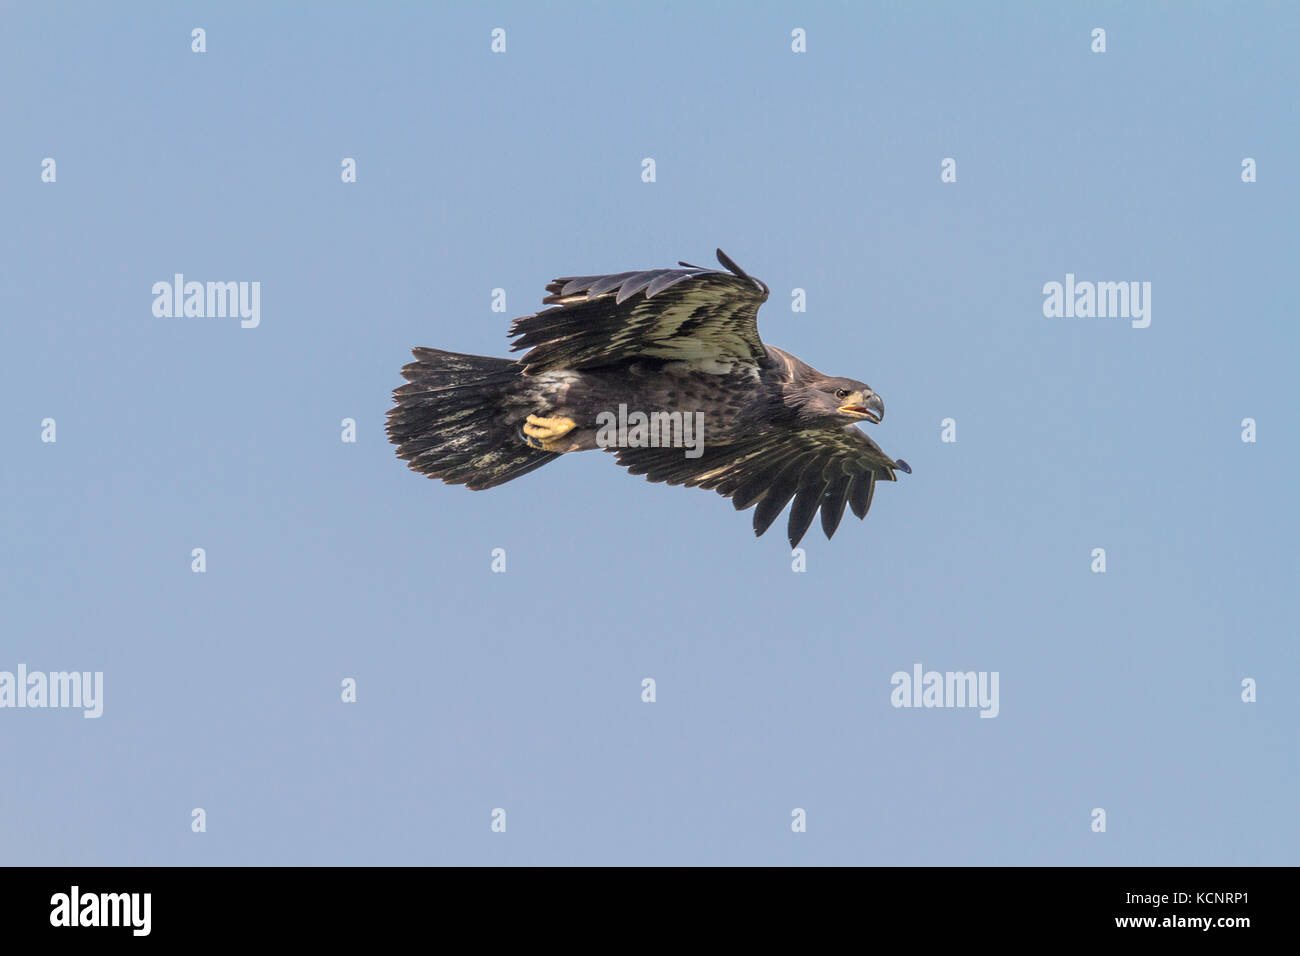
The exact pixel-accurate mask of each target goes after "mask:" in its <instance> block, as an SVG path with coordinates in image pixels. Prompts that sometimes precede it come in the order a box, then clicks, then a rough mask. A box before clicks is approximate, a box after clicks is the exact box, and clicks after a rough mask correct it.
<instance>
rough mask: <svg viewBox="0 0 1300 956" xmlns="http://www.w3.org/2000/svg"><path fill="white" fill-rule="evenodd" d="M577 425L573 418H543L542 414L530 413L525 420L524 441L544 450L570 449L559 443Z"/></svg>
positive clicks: (559, 450) (560, 450) (558, 450)
mask: <svg viewBox="0 0 1300 956" xmlns="http://www.w3.org/2000/svg"><path fill="white" fill-rule="evenodd" d="M577 427H578V423H577V422H575V421H574V420H573V419H572V418H565V417H563V416H558V417H556V418H543V417H542V416H540V415H529V416H528V417H527V418H526V419H525V420H524V427H523V432H524V441H526V442H528V444H530V445H532V446H533V447H534V448H540V449H542V450H543V451H554V452H562V451H568V449H566V448H561V447H559V445H558V444H557V443H558V442H559V441H560V439H561V438H563V437H564V436H565V435H567V434H569V432H571V431H573V430H574V429H575V428H577Z"/></svg>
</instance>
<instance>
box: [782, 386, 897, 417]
mask: <svg viewBox="0 0 1300 956" xmlns="http://www.w3.org/2000/svg"><path fill="white" fill-rule="evenodd" d="M794 397H795V399H796V404H797V406H798V408H799V415H800V417H801V418H805V419H817V418H821V419H826V418H830V419H833V420H835V421H837V422H840V423H848V422H860V421H864V420H865V421H869V422H871V423H872V424H877V423H879V422H880V420H881V419H882V418H884V417H885V403H884V402H882V401H881V400H880V396H879V395H877V394H876V393H875V392H873V391H872V390H871V386H869V385H867V384H866V383H864V382H858V381H855V380H854V379H851V378H824V377H818V378H816V379H814V380H812V381H807V382H803V383H802V384H801V387H800V388H799V389H798V391H797V393H796V395H795V396H794Z"/></svg>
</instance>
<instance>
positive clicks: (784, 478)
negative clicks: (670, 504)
mask: <svg viewBox="0 0 1300 956" xmlns="http://www.w3.org/2000/svg"><path fill="white" fill-rule="evenodd" d="M617 455H618V463H619V464H620V465H623V466H625V467H626V468H627V469H628V471H630V472H631V473H632V474H634V475H645V477H646V478H647V480H649V481H662V482H666V483H667V484H670V485H685V486H686V487H688V488H704V489H706V490H712V491H717V492H718V493H719V494H720V495H722V496H723V497H724V498H731V499H732V503H733V504H734V505H735V506H736V510H738V511H743V510H745V509H746V508H749V507H751V506H753V505H755V504H757V505H758V508H757V510H756V511H755V512H754V533H755V534H758V535H761V534H762V533H763V532H764V531H766V530H767V529H768V528H769V527H770V526H771V524H772V522H773V521H775V520H776V517H777V516H778V515H779V514H780V513H781V511H782V510H783V509H784V508H785V506H786V504H787V503H789V502H790V500H791V499H792V498H793V499H794V504H793V505H792V506H791V508H790V517H789V524H788V527H787V531H788V534H789V539H790V546H791V547H794V546H795V545H797V544H798V543H799V541H800V539H802V538H803V536H804V533H805V532H806V531H807V530H808V526H809V525H810V524H811V523H812V521H813V518H814V517H815V516H816V514H817V511H818V510H819V509H820V510H821V514H822V531H823V532H824V533H825V534H826V537H828V538H829V537H831V536H832V535H833V534H834V533H835V530H836V528H838V527H839V523H840V519H841V518H842V517H843V515H844V509H845V506H846V505H848V506H849V507H850V508H851V509H852V511H853V513H854V514H855V515H856V516H857V517H859V518H865V517H866V515H867V510H868V508H870V506H871V498H872V495H873V493H874V489H875V483H876V482H877V481H896V480H897V478H896V476H895V474H894V472H895V470H898V471H907V472H910V471H911V468H910V467H908V465H907V463H906V462H903V461H895V460H894V459H892V458H890V457H889V456H888V455H886V454H885V453H884V451H882V450H881V448H880V446H879V445H877V444H876V443H875V442H874V441H872V440H871V439H870V438H869V437H868V436H867V435H866V434H864V433H863V432H862V430H861V429H859V428H858V427H857V426H856V425H848V426H845V427H844V428H838V429H800V430H797V431H794V432H791V433H789V434H786V435H781V436H776V437H773V436H765V437H764V438H761V439H755V440H753V441H752V442H735V443H732V444H728V445H720V446H712V447H706V448H705V450H704V454H703V455H701V456H700V457H699V458H696V459H687V458H684V457H683V456H682V455H681V453H680V451H677V450H675V449H662V448H626V449H621V450H619V451H618V452H617Z"/></svg>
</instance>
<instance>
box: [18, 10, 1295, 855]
mask: <svg viewBox="0 0 1300 956" xmlns="http://www.w3.org/2000/svg"><path fill="white" fill-rule="evenodd" d="M129 9H130V13H129V15H127V14H124V13H123V12H122V10H121V9H119V8H115V7H111V6H105V5H98V4H44V3H41V4H38V3H26V2H24V3H4V4H0V20H2V21H3V26H2V28H0V78H2V79H3V81H4V86H5V88H6V89H7V90H8V91H9V96H7V97H5V99H4V103H3V106H0V128H2V129H3V131H4V138H3V149H0V207H2V208H3V222H4V227H3V229H0V241H3V243H4V248H3V253H4V254H3V256H0V292H2V294H3V302H4V313H5V319H6V321H5V322H4V331H3V337H4V348H3V349H0V398H2V399H3V406H2V407H3V414H2V415H0V445H2V447H3V448H4V449H5V451H4V464H5V467H4V468H3V469H0V483H2V485H0V488H2V489H3V492H4V494H3V498H2V501H3V503H2V504H0V516H2V520H3V536H2V540H3V545H2V548H3V550H2V551H0V568H2V570H3V573H2V574H0V606H3V608H4V610H5V614H4V627H3V629H0V671H5V670H7V671H14V670H15V669H16V668H17V667H18V665H19V664H24V665H26V667H27V668H28V669H29V670H40V671H61V670H78V671H92V672H93V671H102V672H103V674H104V678H103V680H104V700H103V715H102V716H101V717H100V718H99V719H96V720H87V719H83V718H82V716H81V714H80V713H78V712H76V711H75V710H56V709H35V710H34V709H7V708H6V709H0V761H2V762H3V766H4V767H5V770H6V774H5V776H6V779H7V780H8V781H9V784H8V785H7V786H5V787H3V788H0V860H3V861H4V862H8V863H21V864H33V863H49V864H175V865H191V864H363V863H364V864H399V863H400V864H444V863H450V864H720V863H728V864H796V865H801V864H888V865H895V864H897V865H918V864H978V863H990V864H1083V865H1094V864H1096V865H1101V864H1256V863H1260V864H1262V863H1271V864H1294V863H1295V862H1296V861H1297V849H1298V844H1300V840H1298V838H1297V823H1296V817H1295V803H1296V796H1297V749H1298V748H1297V744H1298V743H1300V741H1298V740H1297V728H1298V727H1300V706H1298V705H1297V701H1296V692H1295V688H1296V686H1297V665H1300V655H1298V654H1297V651H1296V640H1295V638H1296V621H1297V610H1298V608H1297V600H1296V596H1295V594H1296V587H1295V584H1296V578H1297V574H1298V573H1300V565H1298V563H1297V552H1296V543H1295V542H1296V541H1297V534H1298V532H1300V516H1298V513H1297V509H1296V507H1295V502H1294V489H1295V475H1296V471H1297V466H1298V465H1300V455H1298V454H1297V452H1296V448H1297V434H1296V432H1297V427H1296V416H1295V410H1296V402H1295V398H1294V393H1293V388H1294V385H1293V382H1294V370H1295V365H1296V357H1297V354H1298V352H1297V347H1298V346H1300V333H1297V316H1296V305H1295V303H1296V295H1295V285H1294V283H1295V274H1296V269H1295V264H1296V261H1297V253H1300V247H1298V243H1297V231H1296V223H1297V221H1300V203H1298V202H1297V200H1298V198H1300V190H1298V188H1297V184H1296V179H1295V157H1296V155H1297V147H1298V146H1300V143H1298V142H1297V132H1296V131H1297V129H1300V124H1298V123H1297V120H1298V119H1300V117H1298V116H1297V108H1296V95H1295V91H1296V90H1297V89H1300V77H1298V76H1297V68H1296V65H1295V57H1294V38H1295V36H1296V29H1297V27H1298V26H1300V12H1298V11H1297V9H1296V8H1295V7H1294V6H1293V5H1290V4H1284V3H1276V4H1264V3H1255V4H1245V5H1235V6H1233V7H1231V8H1224V7H1221V6H1220V5H1217V4H1141V5H1134V4H1033V5H1030V4H1007V5H1000V6H999V7H998V8H997V9H978V8H976V7H975V5H957V4H890V5H868V4H824V5H813V6H811V8H810V7H809V6H808V5H803V4H785V5H778V4H764V5H751V4H745V5H740V4H736V5H725V6H724V5H706V6H704V8H703V9H701V7H700V5H696V4H682V3H678V4H654V5H650V6H645V5H639V6H633V5H618V7H617V8H611V7H610V6H609V5H604V4H584V5H578V4H568V5H555V6H550V5H548V6H547V7H546V8H545V9H543V8H542V7H541V6H540V5H523V4H519V5H512V4H502V5H489V6H483V7H472V8H471V7H469V6H468V5H465V6H460V7H453V6H450V5H441V4H437V5H435V4H429V5H425V4H401V5H399V4H375V5H366V6H361V5H355V6H353V5H343V4H334V5H315V4H312V5H308V4H298V5H289V4H220V5H217V4H185V5H181V4H152V5H150V4H133V5H131V7H130V8H129ZM195 27H202V28H203V29H204V30H206V44H207V51H206V52H205V53H202V54H197V53H193V52H191V30H192V29H193V28H195ZM496 27H501V28H504V29H505V31H506V52H505V53H503V54H493V53H492V52H491V51H490V48H489V47H490V40H491V36H490V34H491V31H492V29H493V28H496ZM1095 27H1102V28H1104V29H1105V30H1106V31H1107V51H1106V52H1105V53H1104V54H1101V53H1093V52H1091V50H1090V45H1091V42H1092V41H1091V31H1092V30H1093V29H1094V28H1095ZM795 28H802V29H804V30H806V33H807V52H806V53H802V54H797V53H794V52H792V50H791V31H792V30H793V29H795ZM47 157H49V158H53V159H54V160H55V162H56V171H57V174H56V181H55V182H53V183H48V182H42V179H41V171H42V161H43V160H44V159H45V158H47ZM344 157H353V158H355V160H356V163H357V182H355V183H350V184H344V183H342V182H341V181H340V163H341V161H342V160H343V158H344ZM645 157H653V158H654V159H655V161H656V174H657V175H656V181H655V182H654V183H645V182H642V179H641V168H642V166H641V164H642V160H643V158H645ZM945 157H952V158H954V159H955V160H956V164H957V166H956V170H957V181H956V182H955V183H941V182H940V163H941V161H942V160H943V159H944V158H945ZM1246 157H1250V158H1253V159H1254V160H1255V161H1256V164H1257V171H1258V172H1257V176H1258V181H1257V182H1254V183H1243V182H1242V179H1241V164H1242V160H1243V159H1244V158H1246ZM717 246H721V247H722V248H723V249H725V250H726V251H727V252H728V253H729V254H730V255H731V256H732V257H733V258H734V259H735V260H736V261H737V262H738V263H739V264H740V265H741V266H743V267H744V268H745V269H746V270H747V271H749V272H750V273H752V274H753V275H755V276H758V277H761V278H762V279H764V280H765V281H766V282H767V283H768V284H769V285H770V286H771V288H772V297H771V299H770V300H769V302H768V303H767V304H766V305H765V306H764V308H763V310H762V312H761V313H760V319H759V328H760V331H761V332H762V334H763V336H764V338H765V340H766V341H768V342H770V343H772V344H774V345H777V346H780V347H783V348H786V349H788V350H790V351H793V352H794V353H795V354H797V355H798V356H800V357H801V358H803V359H804V360H805V361H807V362H809V363H811V364H812V365H814V366H816V367H818V368H820V369H821V370H822V371H824V372H827V373H828V374H833V375H845V376H851V377H854V378H858V379H862V380H864V381H867V382H869V383H870V384H871V385H872V386H873V387H874V388H875V389H876V390H877V391H878V392H879V393H880V394H881V395H882V396H883V398H884V401H885V404H886V406H887V408H888V416H887V418H886V419H885V421H884V422H883V423H882V424H881V425H879V426H870V432H871V434H872V435H873V437H874V438H876V440H877V441H879V442H880V443H881V444H882V445H883V446H884V448H885V449H886V450H887V451H889V452H890V453H892V454H894V455H896V456H899V457H903V458H906V459H907V460H908V461H909V462H910V463H911V465H912V467H913V471H914V473H913V474H912V475H910V476H901V477H902V480H901V481H899V482H898V483H897V484H896V485H889V486H886V487H882V488H880V489H879V491H878V493H877V494H876V497H875V500H874V503H873V506H872V510H871V513H870V515H869V516H868V517H867V519H866V521H865V522H862V523H859V522H858V521H856V520H853V519H851V518H846V519H845V523H844V524H843V525H842V526H841V528H840V530H839V532H838V534H837V535H836V537H835V539H834V540H833V541H829V542H828V541H826V540H825V539H824V538H823V537H822V535H821V533H820V530H819V529H818V528H814V529H813V530H812V531H810V532H809V534H808V536H807V538H806V539H805V540H804V542H803V544H804V548H805V550H806V561H807V570H806V572H804V573H795V572H793V571H792V569H791V555H790V550H789V548H788V546H787V545H786V543H785V541H784V535H783V533H782V529H783V526H784V519H779V520H778V523H777V525H776V527H775V528H774V529H773V531H771V532H769V533H768V535H766V536H764V537H763V538H760V539H755V538H754V536H753V534H752V532H751V530H750V526H749V515H748V514H742V515H738V514H736V513H735V512H734V510H733V509H732V507H731V505H730V503H729V502H727V501H725V500H723V499H721V498H719V497H718V496H716V495H714V494H710V493H705V492H701V491H690V490H683V489H680V488H667V487H664V486H660V485H650V484H648V483H646V482H645V481H644V480H643V479H641V478H637V477H632V476H629V475H627V474H626V473H625V472H623V471H622V470H621V469H619V468H618V467H616V465H615V464H614V462H613V460H612V459H611V458H610V457H609V456H606V455H602V454H599V453H587V454H582V455H573V456H569V457H567V458H563V459H561V460H559V461H557V462H556V463H554V464H552V465H549V466H547V467H546V468H544V469H542V470H540V471H538V472H535V473H533V474H531V475H528V476H526V477H524V478H522V479H520V480H518V481H516V482H514V483H511V484H509V485H506V486H503V487H501V488H498V489H494V490H492V491H489V492H481V493H471V492H468V491H466V490H465V489H463V488H459V487H448V486H444V485H442V484H441V483H438V482H431V481H427V480H425V479H423V478H421V477H420V476H418V475H416V474H414V473H412V472H410V471H408V470H407V469H406V468H405V466H404V464H403V463H401V462H399V461H398V460H397V459H396V458H395V456H394V454H393V449H392V447H391V446H390V445H389V444H388V442H387V441H386V440H385V437H384V435H383V431H382V427H383V420H384V413H385V411H386V410H387V408H388V406H389V401H390V393H391V390H392V388H393V387H394V386H396V385H397V384H400V378H399V376H398V369H399V367H400V366H401V365H402V364H403V363H405V362H406V361H407V360H408V357H409V349H410V348H411V347H413V346H417V345H424V346H436V347H440V348H446V349H453V350H458V351H465V352H475V353H480V354H497V355H504V354H506V348H507V340H506V338H505V330H506V326H507V324H508V321H509V319H510V318H512V317H514V316H516V315H520V314H524V313H527V312H532V311H535V309H536V308H537V306H538V305H539V304H540V300H541V296H542V295H543V289H544V286H545V284H546V283H547V282H548V281H549V280H550V279H552V278H554V277H555V276H558V275H573V274H591V273H599V272H606V271H622V270H626V269H636V268H649V267H656V266H662V265H668V264H672V263H673V262H675V261H676V260H678V259H686V260H688V261H692V262H709V261H711V260H712V253H713V249H714V248H715V247H717ZM177 272H180V273H184V274H185V275H186V277H187V278H190V279H197V280H200V281H207V280H213V281H250V282H251V281H257V282H260V284H261V286H260V288H261V321H260V325H258V327H257V328H255V329H243V328H241V327H240V325H239V322H238V320H237V319H229V318H226V319H221V318H211V319H196V318H191V319H183V318H158V317H155V316H154V314H153V312H152V304H153V295H152V293H151V288H152V286H153V284H154V283H155V282H158V281H169V280H170V279H171V277H172V276H173V274H175V273H177ZM1067 273H1073V274H1074V275H1076V276H1077V277H1078V279H1080V280H1092V281H1141V282H1150V283H1151V288H1152V300H1151V305H1152V313H1151V319H1152V321H1151V324H1150V327H1148V328H1145V329H1135V328H1132V327H1131V326H1130V324H1129V323H1128V322H1127V321H1124V320H1121V319H1101V318H1076V319H1064V318H1047V317H1045V316H1044V314H1043V309H1042V306H1043V299H1044V296H1043V291H1042V290H1043V286H1044V284H1045V283H1047V282H1052V281H1058V282H1060V281H1064V278H1065V275H1066V274H1067ZM494 288H504V289H505V290H506V294H507V303H508V309H507V313H506V314H504V315H503V314H500V313H494V312H492V311H491V309H490V305H491V291H492V289H494ZM795 288H802V289H805V290H806V294H807V311H806V312H804V313H796V312H793V311H792V310H791V307H790V302H791V290H792V289H795ZM348 417H351V418H354V419H355V420H356V422H357V441H356V442H355V443H354V444H348V443H344V442H342V441H341V440H340V430H341V429H340V422H341V420H342V419H344V418H348ZM46 418H53V419H54V420H55V422H56V427H57V441H56V442H54V443H48V442H43V441H42V440H41V432H42V425H41V423H42V421H43V420H44V419H46ZM946 418H952V419H954V420H955V422H956V435H957V441H956V442H950V443H945V442H943V441H941V424H940V423H941V422H942V421H943V420H944V419H946ZM1245 418H1253V419H1254V420H1255V421H1256V423H1257V441H1255V442H1254V443H1246V442H1243V441H1242V440H1241V435H1242V427H1241V423H1242V420H1243V419H1245ZM197 547H201V548H203V549H205V552H206V560H207V569H206V571H205V573H202V574H195V573H192V571H191V551H192V549H194V548H197ZM495 548H504V549H505V551H506V555H507V571H506V573H504V574H497V573H493V572H492V571H491V553H492V551H493V549H495ZM1094 548H1104V549H1105V550H1106V558H1107V570H1106V573H1104V574H1096V573H1093V571H1092V570H1091V567H1090V566H1091V564H1092V561H1093V559H1092V552H1093V549H1094ZM918 663H920V664H922V665H923V666H924V668H925V669H927V670H929V669H934V670H938V671H950V670H952V671H968V670H974V671H983V672H997V673H998V674H999V678H1000V682H999V686H1000V711H999V714H998V716H997V717H996V718H995V719H980V718H979V716H978V712H977V711H975V710H972V709H958V708H935V709H902V708H894V707H892V706H891V705H890V692H891V690H892V687H891V683H890V680H891V675H893V674H894V673H895V672H897V671H908V672H910V671H911V669H912V668H913V666H914V665H915V664H918ZM646 677H650V678H653V679H654V680H655V682H656V688H657V700H656V701H655V702H654V703H653V704H648V703H644V702H642V700H641V682H642V680H643V678H646ZM345 678H352V679H354V680H355V681H356V684H357V700H356V702H355V703H346V704H345V703H343V702H342V701H341V700H340V683H341V681H342V680H344V679H345ZM1245 679H1252V680H1254V681H1255V682H1256V684H1257V694H1258V700H1257V701H1256V702H1254V703H1245V702H1243V701H1242V700H1241V694H1242V681H1243V680H1245ZM194 808H202V809H203V810H204V811H205V814H206V822H207V829H206V832H204V833H195V832H192V830H191V813H192V811H193V809H194ZM494 808H504V809H505V810H506V813H507V829H506V832H505V833H494V832H492V830H491V822H492V821H491V813H492V811H493V809H494ZM794 808H802V809H803V810H805V811H806V815H807V832H804V833H794V832H792V829H791V819H792V818H791V812H792V810H793V809H794ZM1094 808H1103V809H1104V810H1105V811H1106V821H1107V826H1106V832H1104V833H1098V832H1094V831H1093V829H1092V820H1093V818H1092V815H1091V814H1092V811H1093V809H1094Z"/></svg>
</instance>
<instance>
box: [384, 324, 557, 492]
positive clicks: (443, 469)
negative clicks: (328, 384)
mask: <svg viewBox="0 0 1300 956" xmlns="http://www.w3.org/2000/svg"><path fill="white" fill-rule="evenodd" d="M412 354H413V355H414V356H415V361H414V362H411V363H410V364H408V365H406V366H404V367H403V368H402V377H403V378H405V379H406V381H407V383H408V384H406V385H402V386H399V387H398V388H397V389H395V390H394V391H393V400H394V402H395V403H396V404H395V405H394V407H393V408H392V409H390V410H389V412H388V438H389V441H391V442H392V443H393V444H395V445H396V446H397V457H399V458H401V459H403V460H404V461H406V462H407V464H408V466H409V467H410V468H411V469H412V470H414V471H418V472H421V473H423V474H426V475H428V476H429V477H430V478H440V479H441V480H443V481H445V482H447V483H448V484H453V485H461V484H463V485H466V486H468V487H469V488H471V489H474V490H479V489H482V488H492V487H495V486H496V485H500V484H504V483H505V482H507V481H511V480H512V479H515V478H518V477H519V476H520V475H525V474H527V473H528V472H530V471H532V470H533V469H534V468H540V467H542V465H545V464H546V463H547V462H549V461H551V460H552V459H554V458H556V457H558V456H557V455H556V454H554V453H552V452H546V451H539V450H538V449H535V448H532V447H530V446H529V445H528V444H526V443H525V442H524V441H523V439H521V438H520V437H519V436H518V434H516V432H515V429H514V427H513V426H511V425H510V424H508V423H507V422H506V421H505V415H504V410H503V409H502V408H501V400H502V398H504V397H505V395H506V394H507V393H508V392H509V390H510V388H511V386H513V385H514V384H515V383H516V382H517V381H518V379H519V377H520V376H521V375H522V374H523V366H522V365H520V363H518V362H515V361H512V360H510V359H502V358H492V357H489V356H484V355H462V354H460V353H459V352H444V351H442V350H441V349H428V348H418V349H414V350H413V352H412Z"/></svg>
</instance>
